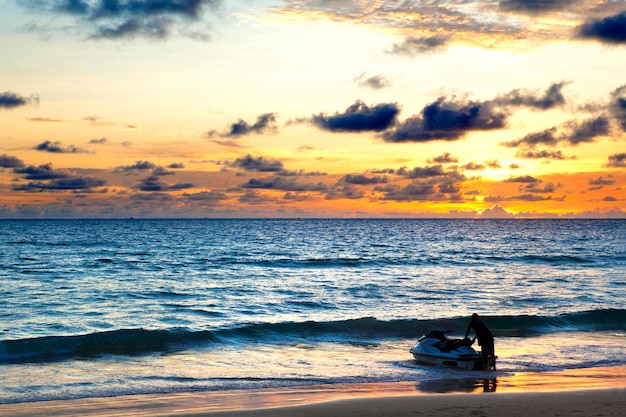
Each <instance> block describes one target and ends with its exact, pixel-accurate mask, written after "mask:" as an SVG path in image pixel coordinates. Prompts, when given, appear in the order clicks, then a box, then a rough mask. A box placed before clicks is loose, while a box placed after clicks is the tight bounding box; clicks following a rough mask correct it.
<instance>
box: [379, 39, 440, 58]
mask: <svg viewBox="0 0 626 417" xmlns="http://www.w3.org/2000/svg"><path fill="white" fill-rule="evenodd" d="M450 40H451V38H450V36H446V35H434V36H422V37H412V36H410V37H408V38H406V39H405V40H404V42H402V43H401V44H397V43H396V44H394V45H393V46H392V48H391V50H389V51H387V53H389V54H397V55H408V56H414V55H418V54H423V53H426V52H432V51H436V50H440V49H443V48H444V47H445V46H446V45H448V43H449V42H450Z"/></svg>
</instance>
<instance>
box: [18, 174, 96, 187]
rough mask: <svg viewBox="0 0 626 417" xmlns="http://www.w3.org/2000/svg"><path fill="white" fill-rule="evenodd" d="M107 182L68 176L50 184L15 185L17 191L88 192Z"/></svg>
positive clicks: (53, 180)
mask: <svg viewBox="0 0 626 417" xmlns="http://www.w3.org/2000/svg"><path fill="white" fill-rule="evenodd" d="M106 183H107V182H106V181H105V180H103V179H99V178H94V177H83V176H67V177H66V178H57V179H52V180H50V181H48V182H42V181H36V182H30V183H28V184H25V185H15V186H13V190H15V191H45V190H60V191H67V190H88V189H91V188H95V187H101V186H103V185H106Z"/></svg>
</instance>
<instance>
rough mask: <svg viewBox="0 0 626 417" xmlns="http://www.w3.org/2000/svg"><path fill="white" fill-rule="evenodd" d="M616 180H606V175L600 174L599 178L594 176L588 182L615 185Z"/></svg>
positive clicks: (590, 183)
mask: <svg viewBox="0 0 626 417" xmlns="http://www.w3.org/2000/svg"><path fill="white" fill-rule="evenodd" d="M615 182H616V181H615V180H605V179H604V177H602V176H600V177H598V178H595V179H594V178H592V179H590V180H589V182H588V184H589V185H600V186H604V185H613V184H615Z"/></svg>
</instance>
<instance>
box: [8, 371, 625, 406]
mask: <svg viewBox="0 0 626 417" xmlns="http://www.w3.org/2000/svg"><path fill="white" fill-rule="evenodd" d="M425 387H428V382H425V381H419V382H418V381H404V382H392V383H389V382H387V383H361V384H330V385H315V386H306V387H290V388H276V389H262V390H230V391H204V392H189V393H173V394H149V395H127V396H119V397H106V398H84V399H74V400H60V401H58V400H55V401H39V402H29V403H17V404H4V405H0V416H7V417H8V416H16V417H18V416H31V417H43V416H68V415H81V416H94V417H104V416H126V415H128V416H131V415H132V416H139V415H141V416H151V417H156V416H164V415H170V416H185V415H196V416H202V415H216V414H222V413H227V414H228V415H232V416H233V417H234V416H244V415H248V414H246V413H248V412H249V411H250V410H255V415H258V416H261V415H268V416H269V415H275V416H279V415H282V416H289V415H291V413H292V412H293V411H294V408H293V407H299V408H298V415H301V416H309V415H310V416H314V415H315V416H318V415H342V416H351V415H361V416H364V415H368V416H372V417H374V416H381V417H382V416H384V415H387V414H386V413H388V412H390V411H391V410H390V408H389V407H395V414H394V415H398V416H404V415H406V416H409V415H414V414H415V410H416V409H419V410H420V412H422V413H425V412H426V411H427V409H428V407H431V408H432V411H433V412H434V411H437V415H440V416H447V415H448V414H445V413H443V414H442V413H441V411H442V410H443V408H442V407H444V406H445V408H447V409H450V410H451V409H453V408H456V413H458V412H460V411H462V410H461V408H464V409H466V410H469V409H472V407H474V408H479V409H480V410H481V411H482V413H481V415H485V416H490V415H494V416H495V415H511V414H512V412H513V411H515V410H516V411H517V412H519V411H520V408H519V407H520V405H521V404H523V405H524V409H526V410H528V412H530V413H531V415H532V414H533V413H534V414H535V415H536V414H537V413H539V414H541V415H544V416H547V415H555V416H556V415H559V414H561V415H569V414H568V411H570V412H574V411H575V412H582V413H583V415H591V414H593V413H598V412H602V411H606V412H605V415H618V414H619V410H623V409H624V407H625V406H626V395H624V392H625V390H626V366H616V367H604V368H586V369H576V370H564V371H559V372H529V373H516V374H498V373H473V374H472V375H471V377H470V376H469V375H468V376H467V377H464V378H455V379H449V380H447V381H445V382H442V381H438V382H437V383H436V384H435V385H432V386H430V387H429V388H427V389H425ZM443 392H446V393H445V394H443ZM477 394H479V395H477ZM518 394H520V395H523V396H526V397H525V398H521V397H520V395H518ZM406 398H409V399H410V401H408V402H407V401H406ZM390 399H393V401H390ZM347 400H350V401H347ZM385 403H386V404H387V406H383V404H385ZM372 404H374V405H376V407H375V408H372ZM455 404H456V405H455ZM585 404H586V406H585ZM424 407H426V408H424ZM437 407H438V408H437ZM485 407H487V408H491V411H492V412H488V411H487V410H486V409H485ZM516 407H517V408H516ZM567 407H569V409H568V408H567ZM590 407H591V408H590ZM363 410H366V411H367V413H366V414H363V412H362V411H363ZM611 413H613V414H611ZM426 414H428V413H426ZM450 415H453V414H450Z"/></svg>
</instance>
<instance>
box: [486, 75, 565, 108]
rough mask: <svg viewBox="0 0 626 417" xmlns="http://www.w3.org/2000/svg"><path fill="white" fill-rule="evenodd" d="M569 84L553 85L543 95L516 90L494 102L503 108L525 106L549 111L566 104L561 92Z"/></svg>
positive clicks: (525, 90)
mask: <svg viewBox="0 0 626 417" xmlns="http://www.w3.org/2000/svg"><path fill="white" fill-rule="evenodd" d="M568 84H570V82H566V81H562V82H560V83H553V84H551V85H550V86H549V87H548V89H547V90H546V91H545V92H544V93H543V94H540V93H539V92H537V91H529V90H527V89H516V90H512V91H511V92H509V93H507V94H503V95H500V96H498V97H496V98H495V99H494V100H493V102H494V103H495V104H497V105H501V106H525V107H531V108H534V109H537V110H549V109H552V108H554V107H559V106H562V105H564V104H565V96H564V95H563V92H562V91H561V90H562V89H563V87H564V86H566V85H568Z"/></svg>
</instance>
